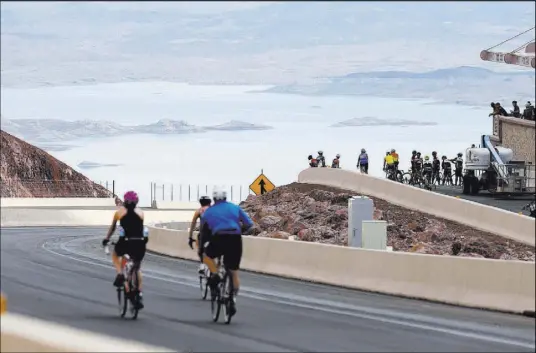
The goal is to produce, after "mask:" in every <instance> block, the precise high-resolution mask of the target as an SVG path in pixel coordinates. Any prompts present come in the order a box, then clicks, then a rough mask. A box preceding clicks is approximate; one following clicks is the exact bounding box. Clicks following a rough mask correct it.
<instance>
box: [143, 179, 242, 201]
mask: <svg viewBox="0 0 536 353" xmlns="http://www.w3.org/2000/svg"><path fill="white" fill-rule="evenodd" d="M222 187H223V188H224V189H225V190H227V195H228V200H229V201H232V202H241V201H244V200H245V199H246V198H247V197H248V195H250V194H252V192H251V190H249V186H246V185H224V186H222ZM213 188H214V185H208V184H175V183H151V201H177V202H189V201H197V200H199V197H200V196H203V195H206V196H209V197H211V195H212V189H213Z"/></svg>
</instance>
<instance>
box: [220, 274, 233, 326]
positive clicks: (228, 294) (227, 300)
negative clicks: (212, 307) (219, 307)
mask: <svg viewBox="0 0 536 353" xmlns="http://www.w3.org/2000/svg"><path fill="white" fill-rule="evenodd" d="M227 273H228V272H225V278H224V280H223V281H222V282H223V283H222V293H223V296H222V302H223V317H224V322H225V324H227V325H229V324H230V323H231V318H232V317H233V315H232V314H231V306H232V305H233V293H234V290H233V280H232V278H231V276H229V275H228V274H227Z"/></svg>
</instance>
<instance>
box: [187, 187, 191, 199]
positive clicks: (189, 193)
mask: <svg viewBox="0 0 536 353" xmlns="http://www.w3.org/2000/svg"><path fill="white" fill-rule="evenodd" d="M190 195H191V192H190V184H188V202H190Z"/></svg>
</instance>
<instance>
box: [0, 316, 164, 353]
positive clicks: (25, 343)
mask: <svg viewBox="0 0 536 353" xmlns="http://www.w3.org/2000/svg"><path fill="white" fill-rule="evenodd" d="M0 323H1V327H2V330H1V331H2V333H1V340H0V344H1V348H0V350H1V351H2V352H66V353H67V352H173V351H172V350H170V349H167V348H163V347H156V346H150V345H146V344H142V343H138V342H134V341H127V340H119V339H117V338H114V337H111V336H107V335H101V334H96V333H91V332H88V331H82V330H78V329H74V328H71V327H67V326H62V325H58V324H55V323H51V322H47V321H43V320H38V319H34V318H30V317H27V316H22V315H17V314H9V313H8V314H3V315H2V318H1V320H0Z"/></svg>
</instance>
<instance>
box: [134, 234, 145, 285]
mask: <svg viewBox="0 0 536 353" xmlns="http://www.w3.org/2000/svg"><path fill="white" fill-rule="evenodd" d="M132 248H133V249H132V250H131V253H132V255H131V256H132V258H133V259H134V262H135V264H136V270H137V271H138V272H137V276H138V290H139V291H140V292H141V290H142V288H143V281H142V277H141V263H142V261H143V258H144V257H145V252H146V251H147V246H146V245H145V243H144V242H143V241H138V242H136V244H135V245H134V246H133V247H132Z"/></svg>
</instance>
